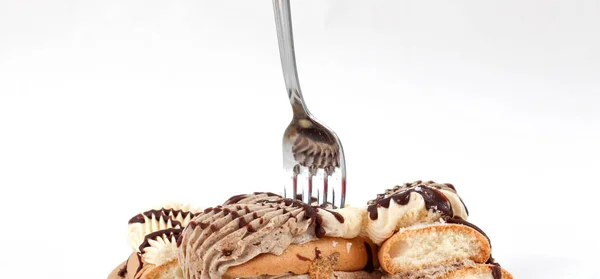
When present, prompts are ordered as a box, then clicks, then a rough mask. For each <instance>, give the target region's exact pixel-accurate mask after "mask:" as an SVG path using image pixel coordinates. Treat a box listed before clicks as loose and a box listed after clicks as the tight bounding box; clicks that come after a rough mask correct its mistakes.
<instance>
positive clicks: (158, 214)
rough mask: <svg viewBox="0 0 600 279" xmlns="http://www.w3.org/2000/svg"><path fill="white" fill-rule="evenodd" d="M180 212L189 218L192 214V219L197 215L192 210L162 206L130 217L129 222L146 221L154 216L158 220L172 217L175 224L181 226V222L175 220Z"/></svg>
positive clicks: (182, 215) (183, 216)
mask: <svg viewBox="0 0 600 279" xmlns="http://www.w3.org/2000/svg"><path fill="white" fill-rule="evenodd" d="M180 214H181V217H182V218H183V219H185V218H187V217H188V216H190V219H192V218H194V216H195V214H194V213H192V212H190V211H183V210H178V209H168V208H161V209H159V210H156V209H152V210H148V211H146V212H143V213H140V214H138V215H135V216H133V218H131V219H129V224H133V223H145V222H146V218H148V219H152V217H154V218H155V219H156V220H160V219H163V220H165V221H166V220H169V219H171V222H173V226H175V225H176V223H177V224H178V225H180V226H181V223H179V222H178V221H177V220H173V218H176V217H177V216H179V215H180ZM144 217H146V218H144Z"/></svg>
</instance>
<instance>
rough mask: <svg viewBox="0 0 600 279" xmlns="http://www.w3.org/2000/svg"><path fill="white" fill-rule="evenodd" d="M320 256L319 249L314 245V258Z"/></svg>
mask: <svg viewBox="0 0 600 279" xmlns="http://www.w3.org/2000/svg"><path fill="white" fill-rule="evenodd" d="M320 257H321V250H319V248H317V247H315V260H316V259H318V258H320Z"/></svg>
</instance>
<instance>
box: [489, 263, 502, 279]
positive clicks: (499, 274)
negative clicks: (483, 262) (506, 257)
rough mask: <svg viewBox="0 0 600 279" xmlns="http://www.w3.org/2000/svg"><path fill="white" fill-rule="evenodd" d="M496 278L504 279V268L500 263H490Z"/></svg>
mask: <svg viewBox="0 0 600 279" xmlns="http://www.w3.org/2000/svg"><path fill="white" fill-rule="evenodd" d="M490 269H491V270H492V276H493V277H494V279H502V268H500V266H499V265H490Z"/></svg>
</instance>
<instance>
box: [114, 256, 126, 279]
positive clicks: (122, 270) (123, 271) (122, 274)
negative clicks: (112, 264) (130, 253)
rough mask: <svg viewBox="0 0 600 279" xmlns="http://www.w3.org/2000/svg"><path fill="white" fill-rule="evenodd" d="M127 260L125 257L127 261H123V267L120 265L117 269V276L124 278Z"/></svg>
mask: <svg viewBox="0 0 600 279" xmlns="http://www.w3.org/2000/svg"><path fill="white" fill-rule="evenodd" d="M128 262H129V259H127V261H126V262H125V265H124V266H123V267H121V269H119V272H117V275H118V276H119V277H123V278H125V276H126V275H127V263H128Z"/></svg>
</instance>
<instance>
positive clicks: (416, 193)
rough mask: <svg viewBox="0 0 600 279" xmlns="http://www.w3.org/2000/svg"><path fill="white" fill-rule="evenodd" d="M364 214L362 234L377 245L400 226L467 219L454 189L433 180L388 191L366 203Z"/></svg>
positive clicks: (465, 211) (463, 207)
mask: <svg viewBox="0 0 600 279" xmlns="http://www.w3.org/2000/svg"><path fill="white" fill-rule="evenodd" d="M367 211H368V216H367V217H366V220H367V226H366V228H365V232H366V234H367V235H368V237H369V238H370V239H371V240H372V241H373V242H374V243H375V244H378V245H379V244H381V243H383V242H384V241H385V240H386V239H388V238H389V237H390V236H391V235H392V234H393V233H394V232H395V231H397V230H398V229H400V228H403V227H410V226H411V225H413V224H416V223H421V222H424V223H430V222H435V221H439V220H440V219H441V217H442V216H450V217H454V216H458V217H461V218H462V219H466V218H467V217H468V212H467V209H466V207H465V205H464V204H463V202H462V200H461V199H460V197H459V196H458V194H457V193H456V190H455V188H454V186H452V185H451V184H438V183H435V182H433V181H428V182H422V181H416V182H413V183H406V184H404V185H402V186H396V187H394V188H393V189H388V190H386V192H385V193H384V194H380V195H378V196H377V199H375V200H372V201H370V202H369V204H368V208H367Z"/></svg>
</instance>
